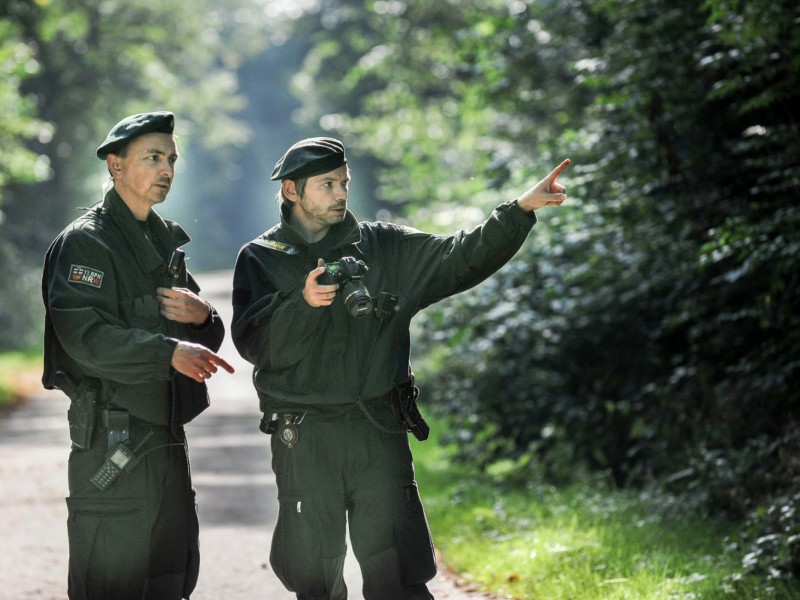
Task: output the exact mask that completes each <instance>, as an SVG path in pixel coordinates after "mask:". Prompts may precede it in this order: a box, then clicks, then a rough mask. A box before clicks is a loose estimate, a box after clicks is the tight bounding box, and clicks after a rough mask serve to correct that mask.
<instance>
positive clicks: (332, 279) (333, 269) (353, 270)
mask: <svg viewBox="0 0 800 600" xmlns="http://www.w3.org/2000/svg"><path fill="white" fill-rule="evenodd" d="M368 270H369V268H368V267H367V265H366V263H364V261H363V260H358V259H356V258H353V257H352V256H345V257H343V258H342V259H341V260H339V261H338V262H332V263H326V264H325V272H324V273H322V275H320V276H319V278H318V279H317V283H319V284H322V285H335V284H337V283H338V284H339V293H340V294H341V295H342V299H343V300H344V305H345V308H347V312H349V313H350V314H351V315H353V316H354V317H361V316H363V315H366V314H369V313H371V312H372V309H373V305H372V297H371V296H370V295H369V292H368V291H367V287H366V286H365V285H364V282H363V279H364V275H366V273H367V271H368Z"/></svg>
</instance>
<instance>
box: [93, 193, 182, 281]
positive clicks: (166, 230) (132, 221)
mask: <svg viewBox="0 0 800 600" xmlns="http://www.w3.org/2000/svg"><path fill="white" fill-rule="evenodd" d="M101 210H102V211H103V212H106V213H108V214H109V215H110V216H111V217H112V219H113V220H114V222H115V223H116V224H117V225H118V226H119V228H120V230H121V231H122V235H123V236H124V237H125V240H126V241H127V242H128V244H129V245H130V247H131V248H132V249H133V253H134V255H135V256H136V260H137V261H138V263H139V266H140V267H141V268H142V270H144V271H146V272H149V271H155V270H156V269H158V268H159V267H161V266H162V265H164V263H165V261H166V257H162V256H161V255H160V254H159V253H158V251H157V250H156V249H155V247H154V246H153V244H152V243H150V241H149V240H148V239H147V238H146V237H145V236H144V233H143V232H142V227H141V226H140V224H139V223H138V222H137V221H136V217H134V216H133V213H132V212H131V211H130V209H129V208H128V205H127V204H125V202H124V201H123V200H122V198H121V197H120V195H119V194H118V193H117V191H116V190H115V189H114V188H112V189H110V190H109V191H108V193H107V194H106V197H105V199H104V200H103V206H102V208H101ZM147 225H148V227H149V229H150V232H151V233H152V235H153V237H154V238H155V242H156V244H158V246H160V247H161V248H163V249H164V250H165V251H167V252H168V253H172V251H173V250H175V249H176V248H178V247H180V246H182V245H183V244H186V243H187V242H189V240H190V238H189V236H188V235H187V234H186V232H185V231H184V230H183V229H182V228H181V227H180V226H179V225H177V224H175V223H169V224H168V223H167V222H166V221H164V219H162V218H161V216H160V215H159V214H158V213H157V212H156V211H154V210H151V211H150V214H149V215H148V216H147Z"/></svg>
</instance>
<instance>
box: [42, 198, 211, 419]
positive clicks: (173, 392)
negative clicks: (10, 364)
mask: <svg viewBox="0 0 800 600" xmlns="http://www.w3.org/2000/svg"><path fill="white" fill-rule="evenodd" d="M147 226H148V229H149V235H150V238H151V239H152V243H151V241H149V240H148V238H147V237H146V236H145V230H144V229H143V227H142V224H140V223H139V222H138V221H136V219H135V218H134V216H133V214H132V213H131V212H130V210H129V209H128V207H127V205H126V204H125V203H124V202H123V201H122V199H121V198H120V197H119V195H118V194H117V193H116V191H115V190H113V189H112V190H110V191H109V192H108V193H107V194H106V196H105V199H104V200H103V201H102V202H101V203H99V204H97V205H95V206H94V207H92V208H91V209H89V210H88V211H87V212H86V213H85V214H84V215H82V216H81V217H79V218H77V219H76V220H75V221H73V222H72V223H71V224H70V225H69V226H67V228H66V229H64V231H62V232H61V234H59V236H58V237H57V238H56V239H55V241H54V242H53V243H52V245H51V246H50V249H49V250H48V252H47V256H46V258H45V264H44V274H43V278H42V295H43V299H44V305H45V309H46V317H45V348H44V350H45V357H44V359H45V365H44V375H43V377H42V383H43V384H44V386H45V387H46V388H48V389H52V388H53V387H57V384H56V379H55V374H56V372H58V371H63V372H65V373H67V374H68V375H69V376H70V377H71V378H72V379H73V380H74V381H75V382H80V381H82V380H83V379H84V378H86V377H93V378H97V379H99V380H100V382H101V389H102V397H103V398H104V401H106V402H111V403H113V405H115V406H118V407H121V408H125V409H127V410H128V411H129V412H130V413H131V414H132V415H134V416H136V417H138V418H140V419H143V420H145V421H149V422H151V423H155V424H162V425H164V424H168V422H169V410H170V397H171V396H174V397H175V399H176V405H177V409H178V411H179V415H178V417H179V419H178V420H179V421H180V422H182V423H185V422H187V421H188V420H190V419H191V418H192V417H193V416H195V415H196V414H197V413H198V412H200V411H201V410H202V409H203V408H204V407H206V406H207V405H208V393H207V390H206V386H205V383H199V382H195V381H194V380H192V379H190V378H188V377H185V376H184V375H181V374H179V373H177V372H176V371H175V370H174V369H173V368H172V366H171V364H170V363H171V360H172V354H173V352H174V350H175V346H176V344H177V343H178V341H179V340H183V341H191V342H196V343H199V344H202V345H204V346H206V347H207V348H209V349H211V350H217V349H218V348H219V346H220V344H221V343H222V339H223V337H224V335H225V329H224V325H223V323H222V321H221V319H220V318H219V316H218V315H217V314H216V312H215V311H214V310H213V309H212V311H211V314H210V315H209V319H208V320H207V321H206V322H205V323H204V324H203V325H202V326H199V327H196V326H193V325H186V324H181V323H176V322H173V321H169V320H167V319H165V318H164V317H162V316H161V315H160V312H159V305H158V302H157V301H156V288H157V287H159V286H163V287H170V286H171V284H172V282H171V280H170V275H169V270H168V268H167V261H168V260H169V257H170V255H171V254H172V252H173V251H174V250H175V249H176V248H178V247H180V246H182V245H183V244H185V243H186V242H188V241H189V236H188V235H187V234H186V232H185V231H184V230H183V229H181V227H180V226H179V225H177V224H176V223H174V222H172V221H169V220H166V219H162V218H161V217H160V216H159V215H158V214H157V213H156V212H155V211H151V212H150V215H149V217H148V221H147ZM156 248H158V250H157V249H156ZM174 287H186V288H188V289H191V290H192V291H194V292H195V293H197V292H198V291H199V289H200V288H199V286H198V285H197V282H196V281H195V280H194V278H193V277H192V276H191V275H190V274H189V273H188V271H186V268H185V267H184V268H183V269H182V270H181V272H180V274H179V276H178V279H177V281H176V282H175V284H174Z"/></svg>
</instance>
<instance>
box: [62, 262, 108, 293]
mask: <svg viewBox="0 0 800 600" xmlns="http://www.w3.org/2000/svg"><path fill="white" fill-rule="evenodd" d="M69 281H70V283H84V284H86V285H90V286H92V287H96V288H99V287H100V286H101V285H103V272H102V271H98V270H97V269H92V268H90V267H84V266H82V265H72V266H71V267H70V268H69Z"/></svg>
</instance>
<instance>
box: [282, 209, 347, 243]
mask: <svg viewBox="0 0 800 600" xmlns="http://www.w3.org/2000/svg"><path fill="white" fill-rule="evenodd" d="M289 217H290V212H289V208H288V207H287V206H285V205H281V229H282V230H283V236H284V238H285V241H286V242H287V243H289V244H291V245H292V246H295V247H297V248H303V249H309V248H314V250H315V251H316V252H319V253H324V252H325V251H327V250H335V249H336V248H341V247H342V246H347V245H350V244H357V243H358V242H360V241H361V229H360V228H359V224H358V219H356V216H355V215H354V214H353V213H351V212H350V211H349V210H347V211H346V212H345V215H344V219H343V220H342V222H341V223H337V224H336V225H333V226H331V228H330V230H328V233H327V234H326V235H325V237H324V238H322V239H321V240H320V241H318V242H315V243H313V244H309V243H308V242H307V241H306V240H305V238H304V237H303V236H302V235H300V233H299V232H298V231H297V230H296V229H295V228H294V227H292V224H291V221H290V220H289Z"/></svg>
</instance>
